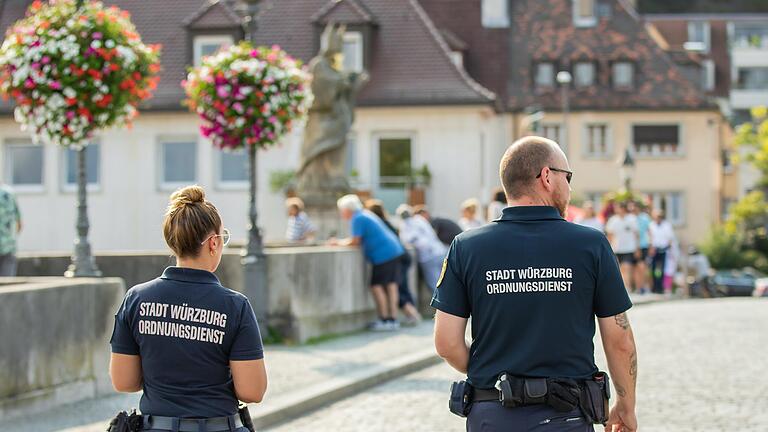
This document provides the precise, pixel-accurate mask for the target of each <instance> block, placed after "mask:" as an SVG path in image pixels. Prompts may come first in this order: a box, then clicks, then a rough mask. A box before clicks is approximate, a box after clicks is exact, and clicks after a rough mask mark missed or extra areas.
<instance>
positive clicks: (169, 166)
mask: <svg viewBox="0 0 768 432" xmlns="http://www.w3.org/2000/svg"><path fill="white" fill-rule="evenodd" d="M159 162H160V187H161V188H162V189H175V188H178V187H181V186H186V185H189V184H191V183H195V182H196V181H197V140H196V139H195V138H194V137H189V138H163V139H161V141H160V157H159Z"/></svg>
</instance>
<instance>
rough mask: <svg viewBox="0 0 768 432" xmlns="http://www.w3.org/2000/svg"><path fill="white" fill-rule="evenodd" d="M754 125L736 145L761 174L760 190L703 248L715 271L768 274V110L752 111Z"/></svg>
mask: <svg viewBox="0 0 768 432" xmlns="http://www.w3.org/2000/svg"><path fill="white" fill-rule="evenodd" d="M752 118H753V121H752V122H751V123H745V124H743V125H741V126H739V128H738V130H737V133H736V137H735V144H736V146H737V147H739V148H742V149H747V150H748V151H747V152H745V153H746V155H745V157H744V159H743V160H744V161H745V162H747V163H749V164H751V165H752V166H754V167H755V168H756V169H757V170H758V171H759V172H760V179H759V180H758V182H757V184H756V190H754V191H752V192H750V193H749V194H747V195H746V196H745V197H744V198H742V199H741V200H739V202H738V203H736V204H735V205H734V206H733V207H732V208H731V212H730V214H729V215H728V219H727V220H726V221H725V224H724V225H723V226H721V227H716V228H714V229H713V231H712V232H711V233H710V236H709V238H708V239H707V240H706V241H705V242H704V243H703V244H702V245H701V249H702V251H703V252H704V254H706V255H707V257H708V258H709V260H710V263H711V264H712V266H713V267H715V268H740V267H745V266H750V267H755V268H757V269H758V270H761V271H764V272H765V271H768V202H766V196H765V191H766V190H768V109H766V107H756V108H753V109H752Z"/></svg>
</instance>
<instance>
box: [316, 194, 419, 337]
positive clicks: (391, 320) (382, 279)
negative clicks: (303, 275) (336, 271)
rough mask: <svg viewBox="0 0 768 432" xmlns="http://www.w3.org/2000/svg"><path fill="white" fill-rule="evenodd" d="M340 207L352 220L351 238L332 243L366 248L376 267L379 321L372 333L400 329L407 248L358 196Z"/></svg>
mask: <svg viewBox="0 0 768 432" xmlns="http://www.w3.org/2000/svg"><path fill="white" fill-rule="evenodd" d="M337 206H338V208H339V213H340V214H341V217H342V218H343V219H344V220H348V221H350V228H351V229H350V231H351V237H350V238H347V239H343V240H336V239H331V240H330V241H329V243H330V244H335V245H341V246H358V245H360V246H362V248H363V254H364V255H365V258H366V259H367V260H368V261H370V262H371V264H373V270H372V272H371V293H372V294H373V299H374V301H375V302H376V310H377V312H378V314H379V319H378V321H375V322H374V323H372V324H371V330H374V331H388V330H396V329H398V328H399V327H400V325H399V323H398V322H397V320H396V319H395V318H396V317H397V301H398V293H397V290H398V282H399V280H400V272H401V271H402V269H401V264H400V257H401V256H402V255H403V254H404V253H405V249H403V247H402V246H401V245H400V241H399V240H398V238H397V237H396V236H395V234H394V233H393V232H392V231H391V230H390V229H389V228H387V226H386V225H384V222H382V221H381V219H379V217H378V216H376V215H375V214H373V213H371V212H370V211H368V210H365V209H364V208H363V203H362V202H361V201H360V198H358V196H357V195H345V196H343V197H341V198H340V199H339V201H338V202H337Z"/></svg>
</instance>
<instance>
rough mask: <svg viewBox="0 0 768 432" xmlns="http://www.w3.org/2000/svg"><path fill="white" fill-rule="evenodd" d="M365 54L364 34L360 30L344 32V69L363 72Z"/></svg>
mask: <svg viewBox="0 0 768 432" xmlns="http://www.w3.org/2000/svg"><path fill="white" fill-rule="evenodd" d="M363 55H364V50H363V34H362V33H360V32H358V31H347V32H344V48H343V56H344V70H345V71H348V72H362V71H363Z"/></svg>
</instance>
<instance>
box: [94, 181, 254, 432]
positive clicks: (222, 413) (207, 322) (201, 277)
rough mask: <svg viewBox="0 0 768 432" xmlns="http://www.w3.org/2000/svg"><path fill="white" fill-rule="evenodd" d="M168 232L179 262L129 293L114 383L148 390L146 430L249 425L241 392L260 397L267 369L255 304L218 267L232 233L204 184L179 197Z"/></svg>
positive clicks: (119, 328) (118, 324)
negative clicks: (219, 274)
mask: <svg viewBox="0 0 768 432" xmlns="http://www.w3.org/2000/svg"><path fill="white" fill-rule="evenodd" d="M163 234H164V236H165V241H166V243H167V244H168V246H169V247H170V248H171V250H172V251H173V254H174V255H175V256H176V266H174V267H168V268H166V269H165V271H164V272H163V274H162V276H160V277H159V278H157V279H155V280H152V281H149V282H146V283H143V284H140V285H136V286H135V287H133V288H131V289H130V290H128V292H127V293H126V295H125V299H124V300H123V304H122V305H121V306H120V309H119V310H118V311H117V314H116V315H115V327H114V332H113V334H112V340H111V345H112V359H111V362H110V371H109V372H110V376H111V377H112V384H113V386H114V387H115V390H117V391H119V392H136V391H139V390H142V389H143V390H144V394H143V395H142V397H141V403H140V407H141V412H142V414H143V422H144V426H143V429H142V430H152V431H160V430H181V431H184V430H198V428H199V430H207V431H209V432H213V431H236V432H246V431H247V430H248V429H246V427H244V426H243V421H242V419H241V416H240V415H239V414H238V399H239V400H241V401H243V402H260V401H261V400H262V398H263V396H264V393H265V391H266V389H267V374H266V370H265V367H264V352H263V348H262V342H261V335H260V333H259V326H258V323H257V321H256V316H255V314H254V312H253V309H252V308H251V304H250V303H249V302H248V299H247V298H246V297H245V296H244V295H242V294H240V293H238V292H236V291H233V290H230V289H227V288H224V287H223V286H222V285H221V283H220V282H219V280H218V278H217V277H216V275H214V274H213V271H215V270H216V268H217V267H218V266H219V263H220V262H221V255H222V250H223V248H224V246H225V245H226V244H227V242H228V241H229V238H230V234H229V231H228V230H226V229H224V228H223V227H222V222H221V216H220V215H219V212H218V210H216V207H215V206H214V205H213V204H212V203H210V202H209V201H207V200H206V199H205V193H204V191H203V189H202V188H201V187H199V186H189V187H185V188H183V189H180V190H178V191H176V192H174V193H173V194H172V195H171V199H170V203H169V205H168V210H167V212H166V214H165V220H164V221H163ZM243 417H246V416H243ZM248 417H249V416H248Z"/></svg>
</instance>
